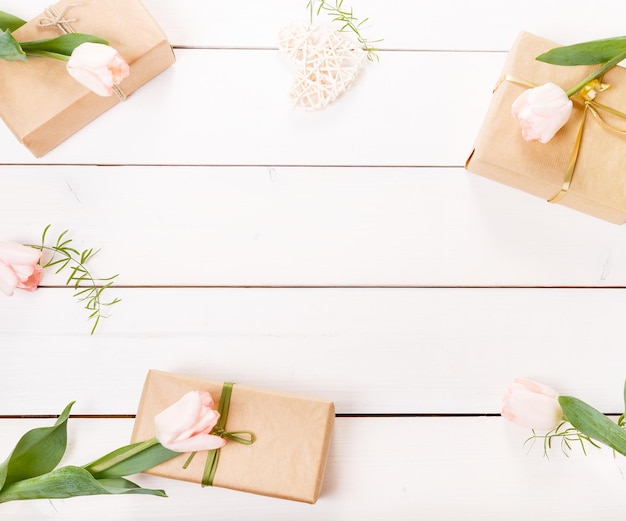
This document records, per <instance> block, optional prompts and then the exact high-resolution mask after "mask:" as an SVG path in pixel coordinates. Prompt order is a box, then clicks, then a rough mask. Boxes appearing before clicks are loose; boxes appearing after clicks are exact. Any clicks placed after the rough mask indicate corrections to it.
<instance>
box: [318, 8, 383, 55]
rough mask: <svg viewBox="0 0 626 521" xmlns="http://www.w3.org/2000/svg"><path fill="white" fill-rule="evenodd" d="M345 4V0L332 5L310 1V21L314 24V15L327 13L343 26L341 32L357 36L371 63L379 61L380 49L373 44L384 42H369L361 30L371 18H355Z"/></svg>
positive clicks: (380, 40)
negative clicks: (348, 32) (378, 52)
mask: <svg viewBox="0 0 626 521" xmlns="http://www.w3.org/2000/svg"><path fill="white" fill-rule="evenodd" d="M343 2H344V0H334V3H331V2H329V1H328V0H309V1H308V3H307V8H308V9H309V21H310V22H313V16H314V14H315V15H317V16H319V15H320V13H321V12H322V11H325V12H326V13H327V14H328V15H329V16H330V17H331V18H332V21H333V22H338V23H340V24H341V27H340V28H339V31H340V32H347V31H352V32H353V33H354V34H355V36H356V38H357V40H358V42H359V43H360V44H361V46H362V48H363V50H364V51H366V52H367V59H368V60H369V61H374V60H376V61H379V57H378V54H377V52H376V51H378V49H377V48H376V47H374V46H373V44H375V43H379V42H382V41H383V40H382V39H379V40H367V39H366V38H365V37H363V35H362V34H361V29H362V28H363V26H364V24H365V23H367V21H368V20H369V18H364V19H363V20H360V21H359V19H358V18H357V17H356V16H354V13H353V11H352V8H350V10H347V9H346V8H344V7H343Z"/></svg>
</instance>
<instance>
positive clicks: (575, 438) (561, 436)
mask: <svg viewBox="0 0 626 521" xmlns="http://www.w3.org/2000/svg"><path fill="white" fill-rule="evenodd" d="M536 440H542V441H543V455H544V456H545V457H546V458H549V455H548V452H549V450H550V449H552V444H553V442H554V441H555V440H558V441H559V442H560V445H561V450H562V451H563V453H564V454H565V455H566V456H568V457H569V455H568V452H571V451H572V445H573V444H576V445H579V446H580V448H581V449H582V451H583V454H585V455H587V450H586V449H585V443H590V444H591V445H593V446H594V447H596V448H597V449H599V448H601V447H600V445H598V444H597V443H596V442H595V441H593V440H592V439H591V438H590V437H589V436H587V435H585V434H582V433H581V432H580V431H578V430H577V429H575V428H574V427H572V426H571V425H570V424H569V423H568V422H561V423H559V425H557V427H556V428H554V429H552V430H551V431H549V432H547V433H546V434H544V435H538V434H537V433H536V432H535V429H533V434H532V436H530V437H529V438H528V439H527V440H526V441H525V442H524V446H525V445H527V444H528V443H532V444H534V442H535V441H536Z"/></svg>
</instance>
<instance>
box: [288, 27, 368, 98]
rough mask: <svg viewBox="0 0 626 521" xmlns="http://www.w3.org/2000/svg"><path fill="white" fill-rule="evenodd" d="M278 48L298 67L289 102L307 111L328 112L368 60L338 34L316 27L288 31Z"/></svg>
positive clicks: (358, 49)
mask: <svg viewBox="0 0 626 521" xmlns="http://www.w3.org/2000/svg"><path fill="white" fill-rule="evenodd" d="M278 47H279V49H280V51H282V52H283V53H285V54H286V56H287V58H288V59H289V60H290V61H291V62H293V63H294V64H295V65H296V73H295V77H294V81H293V84H292V86H291V90H290V92H289V99H290V100H291V102H292V104H293V106H294V107H299V108H303V109H305V110H318V109H321V108H324V107H325V106H326V105H328V104H329V103H331V102H332V101H334V100H336V99H337V98H338V97H339V96H340V95H341V94H343V93H344V92H345V91H346V90H348V89H349V88H350V86H351V85H352V83H354V80H355V79H356V77H357V75H358V73H359V71H360V69H361V67H362V66H363V64H364V62H365V59H366V57H367V53H366V52H365V51H364V50H363V49H360V48H359V47H358V44H356V43H355V42H352V41H350V40H348V39H347V38H344V37H343V36H342V35H341V34H339V33H338V32H337V31H333V30H332V29H329V28H326V27H319V26H313V25H304V24H292V25H289V26H287V27H285V28H284V29H282V30H281V31H280V34H279V44H278Z"/></svg>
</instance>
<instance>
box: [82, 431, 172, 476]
mask: <svg viewBox="0 0 626 521" xmlns="http://www.w3.org/2000/svg"><path fill="white" fill-rule="evenodd" d="M179 454H180V453H179V452H174V451H171V450H169V449H166V448H165V447H163V445H161V444H160V443H157V442H156V440H154V439H153V440H150V441H147V442H146V441H142V442H139V443H133V444H131V445H126V446H125V447H120V448H119V449H117V450H114V451H113V452H110V453H109V454H106V455H105V456H102V457H101V458H99V459H97V460H96V461H92V462H91V463H89V464H87V465H85V466H84V468H85V469H86V470H88V471H89V472H90V473H91V474H93V476H94V477H96V478H98V479H100V478H111V477H119V476H130V475H131V474H137V473H138V472H143V471H144V470H147V469H150V468H152V467H154V466H155V465H158V464H159V463H163V462H164V461H167V460H170V459H172V458H174V457H176V456H178V455H179Z"/></svg>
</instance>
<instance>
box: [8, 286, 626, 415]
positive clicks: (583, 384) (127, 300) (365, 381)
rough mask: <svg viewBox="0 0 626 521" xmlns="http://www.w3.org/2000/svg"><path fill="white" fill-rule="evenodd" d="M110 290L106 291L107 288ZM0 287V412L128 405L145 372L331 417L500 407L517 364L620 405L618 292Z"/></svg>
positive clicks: (624, 358) (596, 400) (522, 370)
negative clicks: (311, 400) (309, 406)
mask: <svg viewBox="0 0 626 521" xmlns="http://www.w3.org/2000/svg"><path fill="white" fill-rule="evenodd" d="M111 292H112V293H113V290H111ZM114 293H115V295H116V296H118V297H121V298H122V302H121V303H120V304H119V305H118V306H116V307H115V308H114V309H113V311H114V314H113V316H111V317H110V318H109V319H107V320H106V321H104V322H103V323H102V325H101V328H100V330H99V331H98V332H97V333H96V334H95V335H94V336H93V337H90V336H89V334H88V332H89V327H88V325H87V323H86V312H85V310H83V309H82V308H81V307H80V306H79V305H78V304H76V303H75V302H73V299H72V296H71V291H68V290H61V289H42V290H39V291H38V292H36V293H34V294H30V293H25V292H21V293H16V294H15V296H14V297H12V298H11V299H8V298H2V299H0V317H2V322H1V328H0V338H1V341H2V349H3V352H4V353H5V355H4V362H3V364H2V365H1V366H0V396H3V397H4V399H3V400H2V402H1V403H0V415H3V414H4V415H20V414H54V413H58V411H59V410H60V409H61V408H62V407H63V406H64V405H65V404H66V403H68V402H70V401H72V400H76V401H77V404H76V407H75V413H76V414H134V413H135V412H136V408H137V404H138V402H139V395H140V392H141V388H142V385H143V380H144V378H145V375H146V373H147V371H148V370H149V369H160V370H164V371H170V372H174V373H179V374H189V375H193V376H199V377H204V378H209V379H213V380H218V381H223V380H228V381H234V382H239V383H242V384H243V383H245V384H246V385H251V386H258V387H263V388H267V389H275V390H277V391H285V392H293V393H299V394H303V395H305V396H313V397H319V398H324V399H329V400H332V401H334V402H335V403H336V407H337V412H338V413H422V414H428V413H476V414H484V413H498V412H499V410H500V405H501V397H502V395H503V394H504V391H505V389H506V387H507V386H508V385H509V383H510V382H511V381H512V380H513V378H515V377H517V376H526V377H529V378H534V379H536V380H538V381H543V382H545V383H546V384H549V385H551V386H553V387H554V388H555V389H558V390H559V391H560V392H561V393H563V394H572V395H575V396H579V397H580V398H582V399H585V400H586V401H588V402H589V403H591V404H593V405H595V406H596V407H598V408H600V409H601V410H603V411H605V412H609V413H621V412H622V409H623V392H622V388H623V382H624V373H623V370H624V367H625V366H626V352H625V351H624V348H623V343H622V341H621V338H622V330H621V327H622V326H621V325H622V323H623V320H622V315H623V305H622V303H623V301H624V298H625V292H624V290H610V289H599V290H592V289H560V290H558V289H532V290H529V289H440V288H431V289H428V288H425V289H350V290H345V289H234V288H222V289H201V288H187V289H184V288H171V289H163V288H153V289H149V288H146V289H136V288H133V289H122V288H118V289H116V290H115V292H114Z"/></svg>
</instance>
